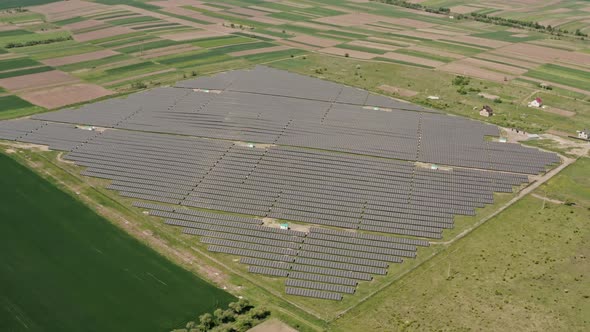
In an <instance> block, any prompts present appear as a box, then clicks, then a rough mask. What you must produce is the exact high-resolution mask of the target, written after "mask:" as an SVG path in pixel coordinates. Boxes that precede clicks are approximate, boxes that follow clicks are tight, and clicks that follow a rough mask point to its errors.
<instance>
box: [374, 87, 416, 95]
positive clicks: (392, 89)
mask: <svg viewBox="0 0 590 332" xmlns="http://www.w3.org/2000/svg"><path fill="white" fill-rule="evenodd" d="M379 89H381V90H383V91H385V92H389V93H393V94H396V95H400V96H402V97H414V96H415V95H417V94H418V92H417V91H414V90H408V89H404V88H398V87H395V86H391V85H387V84H383V85H380V86H379Z"/></svg>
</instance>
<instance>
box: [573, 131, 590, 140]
mask: <svg viewBox="0 0 590 332" xmlns="http://www.w3.org/2000/svg"><path fill="white" fill-rule="evenodd" d="M576 132H577V133H578V138H581V139H588V134H589V133H590V131H588V129H583V130H577V131H576Z"/></svg>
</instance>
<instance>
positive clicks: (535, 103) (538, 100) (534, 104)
mask: <svg viewBox="0 0 590 332" xmlns="http://www.w3.org/2000/svg"><path fill="white" fill-rule="evenodd" d="M541 106H543V100H542V99H541V98H539V97H537V98H535V100H533V101H531V102H530V103H529V107H541Z"/></svg>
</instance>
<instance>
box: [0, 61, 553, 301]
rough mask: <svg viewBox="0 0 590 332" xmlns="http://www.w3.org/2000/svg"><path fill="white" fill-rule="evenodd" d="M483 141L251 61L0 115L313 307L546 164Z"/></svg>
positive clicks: (25, 138)
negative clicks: (132, 90)
mask: <svg viewBox="0 0 590 332" xmlns="http://www.w3.org/2000/svg"><path fill="white" fill-rule="evenodd" d="M80 125H84V126H94V127H98V130H84V129H82V128H79V126H80ZM85 129H88V127H85ZM498 135H499V129H498V128H497V127H496V126H492V125H488V124H483V123H479V122H476V121H472V120H467V119H462V118H458V117H454V116H448V115H445V114H442V113H439V112H438V111H435V110H431V109H426V108H423V107H421V106H417V105H413V104H409V103H405V102H401V101H397V100H394V99H390V98H387V97H383V96H379V95H375V94H371V93H369V92H367V91H363V90H359V89H356V88H352V87H347V86H344V85H340V84H336V83H332V82H327V81H322V80H319V79H315V78H310V77H306V76H301V75H297V74H292V73H288V72H284V71H279V70H275V69H270V68H266V67H256V68H254V69H252V70H239V71H232V72H227V73H222V74H218V75H215V76H211V77H202V78H197V79H195V80H189V81H184V82H180V83H178V84H177V85H176V86H175V87H162V88H157V89H153V90H149V91H145V92H140V93H136V94H132V95H130V96H128V97H127V98H124V99H111V100H106V101H101V102H97V103H94V104H90V105H86V106H83V107H81V108H79V109H65V110H61V111H57V112H51V113H43V114H39V115H35V116H33V117H32V118H30V119H23V120H11V121H3V122H0V139H6V140H13V141H20V142H27V143H34V144H43V145H48V146H49V148H50V149H53V150H60V151H67V152H68V153H67V154H66V155H65V156H64V157H63V158H64V159H66V160H69V161H72V162H74V163H75V164H77V165H79V166H83V167H85V170H84V171H83V172H82V174H84V175H87V176H92V177H97V178H103V179H108V180H110V181H111V183H110V185H109V186H108V188H109V189H112V190H116V191H117V192H119V194H120V195H121V196H124V197H130V198H133V199H137V201H136V202H135V203H134V204H133V205H134V206H136V207H137V208H140V209H143V210H147V211H148V212H149V214H150V215H152V216H154V217H158V218H161V219H162V220H163V222H164V223H165V224H167V225H170V226H173V227H179V228H180V229H181V233H182V234H185V235H189V236H190V235H192V236H197V237H198V239H199V240H200V241H201V242H203V243H205V244H207V248H208V250H210V251H211V252H216V253H223V254H229V255H236V256H240V257H241V259H240V263H242V264H245V265H247V266H248V271H249V272H251V273H255V274H260V275H263V276H266V277H269V278H286V279H285V286H286V293H287V294H290V295H297V296H305V297H313V298H318V299H328V300H341V299H342V298H343V295H346V296H354V295H353V294H354V293H355V289H356V286H357V284H358V283H359V282H364V281H369V280H372V279H373V278H374V277H376V276H383V275H386V274H387V271H388V268H389V266H391V264H400V263H403V261H404V260H407V259H413V258H415V257H416V255H417V251H418V248H419V247H421V246H428V245H429V241H430V240H432V239H440V238H442V236H443V231H444V230H445V229H451V228H453V220H454V217H455V216H456V215H475V211H476V208H481V207H484V206H485V205H486V204H490V203H493V194H494V193H495V192H506V193H510V192H512V191H513V188H514V187H515V186H520V185H522V184H526V183H528V181H529V175H536V174H539V173H543V172H544V171H545V170H546V168H547V167H548V166H551V165H552V164H554V163H557V162H559V158H558V157H557V155H555V154H552V153H547V152H542V151H539V150H537V149H533V148H527V147H523V146H521V145H518V144H510V143H498V142H492V141H489V140H487V139H485V137H486V136H498ZM429 164H438V165H444V166H445V167H441V168H436V167H435V168H430V167H425V165H429ZM195 208H196V209H195ZM221 212H222V213H221ZM264 218H266V219H264ZM263 220H264V221H263ZM269 220H278V221H285V222H292V223H293V222H295V223H296V224H298V225H305V227H303V228H302V229H304V230H305V231H295V230H283V229H279V228H276V227H271V225H270V224H269V223H270V222H269ZM275 224H276V223H275Z"/></svg>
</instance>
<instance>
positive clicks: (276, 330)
mask: <svg viewBox="0 0 590 332" xmlns="http://www.w3.org/2000/svg"><path fill="white" fill-rule="evenodd" d="M248 332H297V330H296V329H294V328H292V327H291V326H289V325H287V324H285V323H283V322H281V321H280V320H278V319H276V318H273V319H269V320H267V321H266V322H263V323H262V324H259V325H256V326H254V327H253V328H251V329H249V330H248Z"/></svg>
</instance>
